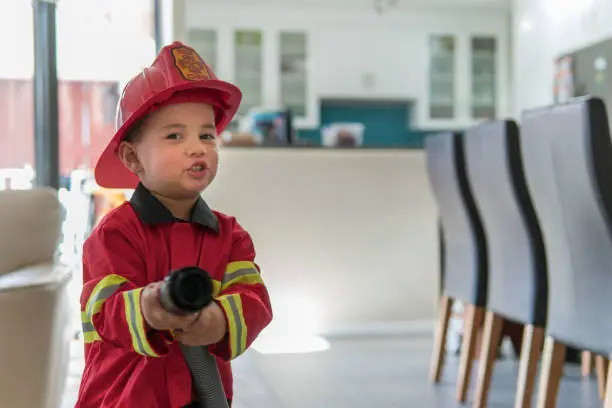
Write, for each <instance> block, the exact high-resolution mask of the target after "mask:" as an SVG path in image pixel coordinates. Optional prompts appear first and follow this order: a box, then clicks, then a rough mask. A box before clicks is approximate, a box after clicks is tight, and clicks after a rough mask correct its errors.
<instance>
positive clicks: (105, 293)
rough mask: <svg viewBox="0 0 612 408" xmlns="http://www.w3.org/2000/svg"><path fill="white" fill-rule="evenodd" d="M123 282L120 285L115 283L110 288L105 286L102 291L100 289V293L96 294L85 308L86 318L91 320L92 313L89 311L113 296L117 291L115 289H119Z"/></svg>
mask: <svg viewBox="0 0 612 408" xmlns="http://www.w3.org/2000/svg"><path fill="white" fill-rule="evenodd" d="M123 283H124V282H122V283H117V284H115V285H111V286H107V287H105V288H104V289H102V290H101V291H99V292H98V294H96V297H95V298H93V299H90V300H89V305H88V308H87V316H88V317H89V318H90V319H91V318H92V317H93V313H92V311H91V309H93V308H94V306H95V304H96V303H97V302H98V301H100V300H106V299H108V298H109V297H111V296H112V295H113V293H115V292H116V291H117V289H119V287H120V286H121V285H123Z"/></svg>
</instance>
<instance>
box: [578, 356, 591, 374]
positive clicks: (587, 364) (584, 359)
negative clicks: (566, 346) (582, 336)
mask: <svg viewBox="0 0 612 408" xmlns="http://www.w3.org/2000/svg"><path fill="white" fill-rule="evenodd" d="M580 363H581V364H580V366H581V371H582V376H583V377H588V376H590V375H591V373H592V372H593V354H592V353H591V352H590V351H586V350H585V351H583V352H582V355H581V356H580Z"/></svg>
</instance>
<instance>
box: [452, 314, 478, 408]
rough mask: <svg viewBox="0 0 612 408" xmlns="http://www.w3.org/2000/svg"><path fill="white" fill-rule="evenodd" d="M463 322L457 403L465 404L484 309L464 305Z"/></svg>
mask: <svg viewBox="0 0 612 408" xmlns="http://www.w3.org/2000/svg"><path fill="white" fill-rule="evenodd" d="M465 312H466V313H465V317H464V320H463V341H462V344H461V356H460V358H459V380H458V382H457V401H459V402H465V400H466V398H467V391H468V388H469V386H470V376H471V373H472V363H473V362H474V354H475V352H476V347H475V346H476V338H477V334H478V329H479V327H480V325H481V324H482V319H483V317H484V309H483V308H482V307H477V306H474V305H466V311H465Z"/></svg>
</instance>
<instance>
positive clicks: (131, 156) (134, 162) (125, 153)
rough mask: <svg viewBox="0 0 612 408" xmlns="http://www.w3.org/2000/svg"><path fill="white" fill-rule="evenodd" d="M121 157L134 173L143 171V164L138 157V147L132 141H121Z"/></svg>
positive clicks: (119, 152) (119, 153)
mask: <svg viewBox="0 0 612 408" xmlns="http://www.w3.org/2000/svg"><path fill="white" fill-rule="evenodd" d="M117 155H118V156H119V159H121V161H122V162H123V165H124V166H125V167H127V168H128V170H130V171H131V172H132V173H134V174H138V173H140V172H141V171H142V164H141V163H140V159H139V158H138V153H137V152H136V148H135V147H134V145H133V144H132V143H130V142H125V141H124V142H121V143H120V144H119V149H118V150H117Z"/></svg>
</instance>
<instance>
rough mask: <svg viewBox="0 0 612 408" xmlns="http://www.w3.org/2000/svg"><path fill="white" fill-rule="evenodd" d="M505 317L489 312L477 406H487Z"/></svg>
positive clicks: (482, 352)
mask: <svg viewBox="0 0 612 408" xmlns="http://www.w3.org/2000/svg"><path fill="white" fill-rule="evenodd" d="M503 327H504V319H503V318H502V317H501V316H498V315H496V314H495V313H494V312H487V318H486V320H485V326H484V331H483V334H482V348H481V350H480V361H479V363H478V380H477V382H476V404H475V405H474V406H475V408H484V407H486V406H487V397H488V394H489V386H490V385H491V377H492V376H493V364H495V360H496V359H497V350H498V346H499V341H500V339H501V334H502V329H503Z"/></svg>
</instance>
